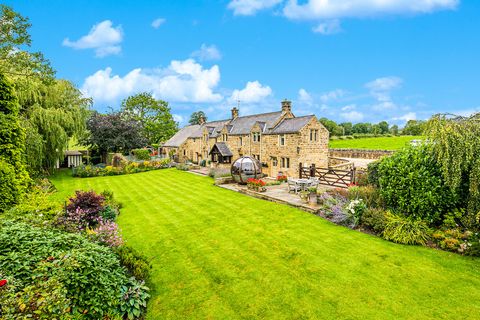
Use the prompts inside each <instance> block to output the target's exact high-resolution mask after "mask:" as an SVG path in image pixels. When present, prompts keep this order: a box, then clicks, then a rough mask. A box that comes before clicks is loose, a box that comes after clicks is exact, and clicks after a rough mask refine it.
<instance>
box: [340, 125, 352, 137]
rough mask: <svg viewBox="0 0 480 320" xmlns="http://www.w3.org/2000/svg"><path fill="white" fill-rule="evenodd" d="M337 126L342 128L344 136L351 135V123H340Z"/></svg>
mask: <svg viewBox="0 0 480 320" xmlns="http://www.w3.org/2000/svg"><path fill="white" fill-rule="evenodd" d="M339 125H340V126H341V127H342V128H343V132H344V134H345V135H347V136H349V135H351V134H352V133H353V125H352V123H351V122H342V123H340V124H339Z"/></svg>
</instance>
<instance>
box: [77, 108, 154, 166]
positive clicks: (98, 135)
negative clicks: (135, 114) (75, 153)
mask: <svg viewBox="0 0 480 320" xmlns="http://www.w3.org/2000/svg"><path fill="white" fill-rule="evenodd" d="M87 128H88V130H89V133H90V134H89V136H88V138H87V139H86V143H88V144H89V145H90V146H92V147H93V148H96V149H97V150H98V152H99V153H100V154H101V155H102V160H103V161H104V162H105V160H106V156H107V153H108V152H127V151H130V150H132V149H135V148H141V147H144V146H145V144H146V143H147V141H146V139H145V137H144V136H143V135H142V131H143V128H142V124H141V123H140V122H139V121H137V120H134V119H131V118H127V117H125V115H124V114H122V113H121V112H114V113H109V114H100V113H98V112H93V113H92V114H91V117H90V118H89V119H88V121H87Z"/></svg>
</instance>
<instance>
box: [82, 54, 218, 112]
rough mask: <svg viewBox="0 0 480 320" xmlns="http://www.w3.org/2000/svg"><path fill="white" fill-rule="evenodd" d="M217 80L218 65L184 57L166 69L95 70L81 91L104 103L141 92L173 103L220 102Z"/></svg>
mask: <svg viewBox="0 0 480 320" xmlns="http://www.w3.org/2000/svg"><path fill="white" fill-rule="evenodd" d="M219 82H220V70H219V68H218V66H217V65H214V66H212V67H211V68H210V69H205V68H203V66H202V65H200V64H198V63H197V62H195V60H193V59H187V60H184V61H177V60H174V61H172V62H171V63H170V65H169V66H168V67H167V68H165V69H155V70H144V69H141V68H137V69H133V70H132V71H130V72H129V73H127V74H126V75H124V76H123V77H122V76H119V75H114V74H113V73H112V69H111V68H106V69H104V70H98V71H97V72H95V73H94V74H92V75H90V76H88V77H87V78H86V79H85V81H84V83H83V86H82V91H83V92H84V94H85V95H87V96H90V97H92V98H94V100H96V101H103V102H115V101H118V100H119V99H121V98H125V97H127V96H129V95H131V94H134V93H137V92H141V91H149V92H152V93H153V94H154V95H155V96H157V97H158V98H161V99H165V100H169V101H174V102H197V103H198V102H219V101H221V100H222V99H223V97H222V95H221V94H218V93H214V91H213V90H214V89H215V87H216V86H217V85H218V83H219Z"/></svg>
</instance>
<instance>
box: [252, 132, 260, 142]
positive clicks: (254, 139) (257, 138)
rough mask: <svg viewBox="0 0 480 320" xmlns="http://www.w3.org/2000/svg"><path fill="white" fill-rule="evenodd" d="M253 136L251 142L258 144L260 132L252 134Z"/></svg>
mask: <svg viewBox="0 0 480 320" xmlns="http://www.w3.org/2000/svg"><path fill="white" fill-rule="evenodd" d="M252 136H253V142H260V132H254V133H252Z"/></svg>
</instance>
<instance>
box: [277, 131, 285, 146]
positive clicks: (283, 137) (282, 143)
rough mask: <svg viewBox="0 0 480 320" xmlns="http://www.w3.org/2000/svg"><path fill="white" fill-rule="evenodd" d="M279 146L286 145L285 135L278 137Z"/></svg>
mask: <svg viewBox="0 0 480 320" xmlns="http://www.w3.org/2000/svg"><path fill="white" fill-rule="evenodd" d="M278 144H279V145H281V146H284V145H285V135H284V134H281V135H279V136H278Z"/></svg>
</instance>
